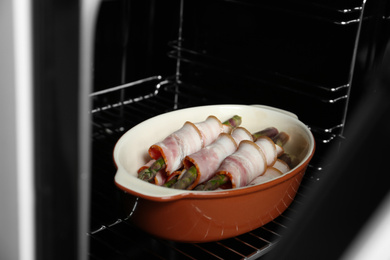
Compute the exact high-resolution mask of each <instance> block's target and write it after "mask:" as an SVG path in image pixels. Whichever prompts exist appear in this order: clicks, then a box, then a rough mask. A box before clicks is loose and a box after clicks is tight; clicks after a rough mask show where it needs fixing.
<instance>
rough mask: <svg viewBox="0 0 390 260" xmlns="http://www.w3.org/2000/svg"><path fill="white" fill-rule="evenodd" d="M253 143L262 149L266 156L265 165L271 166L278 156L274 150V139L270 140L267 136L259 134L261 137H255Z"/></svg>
mask: <svg viewBox="0 0 390 260" xmlns="http://www.w3.org/2000/svg"><path fill="white" fill-rule="evenodd" d="M255 143H256V144H257V145H258V146H259V147H260V149H261V150H262V151H263V153H264V155H265V157H266V160H267V166H268V167H271V166H272V165H274V163H275V161H276V159H277V157H278V154H277V151H276V145H275V143H274V141H272V140H271V139H270V138H269V137H267V136H261V137H259V138H257V140H256V142H255Z"/></svg>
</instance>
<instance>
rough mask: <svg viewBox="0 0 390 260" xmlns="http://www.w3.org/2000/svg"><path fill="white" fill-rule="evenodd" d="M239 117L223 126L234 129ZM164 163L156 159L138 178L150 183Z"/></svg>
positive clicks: (238, 122) (232, 118)
mask: <svg viewBox="0 0 390 260" xmlns="http://www.w3.org/2000/svg"><path fill="white" fill-rule="evenodd" d="M241 122H242V121H241V117H240V116H238V115H234V116H233V117H231V118H229V119H228V120H226V121H225V122H223V123H222V124H223V125H227V126H230V127H232V128H236V127H237V126H239V125H240V124H241ZM165 166H166V165H165V161H164V158H163V157H160V158H158V159H157V160H156V161H155V162H154V163H153V164H152V165H151V166H150V167H149V168H148V169H144V170H142V171H141V172H140V173H138V178H139V179H141V180H144V181H148V182H151V181H152V180H153V178H154V177H155V176H156V174H157V172H158V171H160V170H162V169H164V168H165Z"/></svg>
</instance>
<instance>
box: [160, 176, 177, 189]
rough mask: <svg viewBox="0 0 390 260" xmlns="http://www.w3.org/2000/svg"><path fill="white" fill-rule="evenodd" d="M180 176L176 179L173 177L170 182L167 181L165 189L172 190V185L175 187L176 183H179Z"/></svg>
mask: <svg viewBox="0 0 390 260" xmlns="http://www.w3.org/2000/svg"><path fill="white" fill-rule="evenodd" d="M178 177H179V176H178V175H176V176H175V177H173V178H172V179H170V180H169V181H167V182H166V183H164V185H163V186H164V187H167V188H171V187H172V185H174V184H175V183H176V182H177V178H178Z"/></svg>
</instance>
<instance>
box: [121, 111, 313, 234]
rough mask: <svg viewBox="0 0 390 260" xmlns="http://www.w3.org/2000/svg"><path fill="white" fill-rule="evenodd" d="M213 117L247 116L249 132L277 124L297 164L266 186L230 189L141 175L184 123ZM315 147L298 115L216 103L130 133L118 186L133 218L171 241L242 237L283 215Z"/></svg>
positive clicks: (164, 116)
mask: <svg viewBox="0 0 390 260" xmlns="http://www.w3.org/2000/svg"><path fill="white" fill-rule="evenodd" d="M209 115H214V116H216V117H218V118H219V119H220V120H221V121H224V120H226V119H228V118H229V117H231V116H233V115H240V116H241V117H242V126H243V127H245V128H247V129H248V130H249V131H250V132H252V133H253V132H256V131H258V130H261V129H263V128H266V127H269V126H274V127H276V128H278V130H279V131H285V132H286V133H288V134H289V135H290V140H289V141H288V143H287V144H286V145H285V147H284V148H285V151H286V152H288V153H290V154H293V155H295V156H297V157H298V158H299V160H300V163H299V165H298V166H296V167H295V168H294V169H292V170H291V171H289V172H288V173H286V174H284V175H282V176H281V177H278V178H276V179H273V180H271V181H268V182H266V183H263V184H259V185H255V186H250V187H243V188H237V189H229V190H217V191H187V190H177V189H170V188H165V187H160V186H156V185H154V184H150V183H147V182H145V181H142V180H140V179H138V178H137V170H138V168H139V167H141V166H142V165H143V164H144V163H146V162H147V161H148V160H149V155H148V152H147V151H148V148H149V147H150V146H151V145H152V144H154V143H156V142H158V141H160V140H162V139H164V138H165V137H166V136H168V135H169V134H171V133H172V132H174V131H175V130H177V129H179V128H181V127H182V125H183V124H184V122H186V121H190V122H194V123H195V122H201V121H204V120H205V119H206V118H207V117H208V116H209ZM314 150H315V141H314V138H313V135H312V133H311V132H310V130H309V129H308V127H307V126H306V125H305V124H303V123H302V122H301V121H300V120H298V118H297V116H295V115H294V114H292V113H290V112H287V111H284V110H279V109H276V108H272V107H267V106H260V105H211V106H201V107H194V108H187V109H181V110H176V111H173V112H169V113H165V114H162V115H159V116H156V117H153V118H151V119H148V120H146V121H144V122H142V123H140V124H138V125H136V126H135V127H133V128H132V129H130V130H129V131H127V132H126V133H125V134H124V135H123V136H122V137H121V138H120V139H119V140H118V142H117V144H116V146H115V148H114V154H113V157H114V162H115V164H116V166H117V173H116V175H115V184H116V185H117V186H118V187H119V188H120V189H121V190H123V191H125V194H126V195H125V197H126V203H125V207H126V210H127V211H128V213H130V212H131V214H132V215H131V218H130V221H132V222H133V223H134V224H135V225H137V226H138V227H139V228H141V229H143V230H144V231H146V232H148V233H150V234H152V235H154V236H157V237H160V238H164V239H168V240H173V241H181V242H210V241H216V240H221V239H225V238H229V237H233V236H237V235H240V234H243V233H246V232H249V231H251V230H253V229H256V228H258V227H260V226H262V225H264V224H266V223H268V222H270V221H271V220H273V219H274V218H276V217H278V216H279V215H280V214H281V213H282V212H283V211H284V210H285V209H286V208H287V207H288V206H289V205H290V204H291V202H292V201H293V199H294V197H295V194H296V192H297V190H298V187H299V185H300V183H301V180H302V177H303V175H304V173H305V170H306V168H307V166H308V163H309V161H310V160H311V158H312V156H313V154H314Z"/></svg>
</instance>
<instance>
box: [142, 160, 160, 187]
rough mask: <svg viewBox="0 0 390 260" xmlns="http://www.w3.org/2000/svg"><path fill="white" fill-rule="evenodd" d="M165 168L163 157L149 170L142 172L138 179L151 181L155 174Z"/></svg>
mask: <svg viewBox="0 0 390 260" xmlns="http://www.w3.org/2000/svg"><path fill="white" fill-rule="evenodd" d="M164 168H165V161H164V158H163V157H160V158H158V159H157V160H156V161H155V162H154V163H153V164H152V165H151V166H150V167H149V168H147V169H144V170H142V171H141V172H140V173H139V174H138V178H140V179H141V180H144V181H152V180H153V178H154V177H155V176H156V174H157V172H158V171H160V170H162V169H164Z"/></svg>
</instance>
